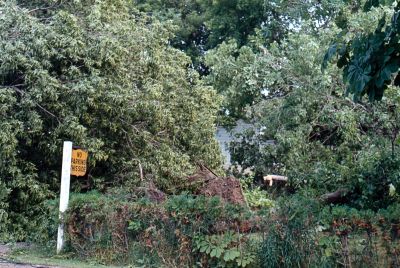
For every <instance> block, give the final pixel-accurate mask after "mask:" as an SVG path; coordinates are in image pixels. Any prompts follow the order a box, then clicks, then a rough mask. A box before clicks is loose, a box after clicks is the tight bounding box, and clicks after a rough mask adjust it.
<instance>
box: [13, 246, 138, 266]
mask: <svg viewBox="0 0 400 268" xmlns="http://www.w3.org/2000/svg"><path fill="white" fill-rule="evenodd" d="M8 259H9V260H11V261H14V262H17V263H27V264H33V265H49V266H58V267H63V268H93V267H99V268H102V267H110V268H121V267H132V266H108V265H107V266H105V265H102V264H99V263H97V262H88V261H82V260H79V259H76V258H74V257H73V256H71V255H66V254H64V255H63V254H61V255H55V254H54V255H50V254H49V252H45V251H43V250H42V249H39V248H35V247H31V248H29V249H14V250H12V252H11V253H10V254H9V255H8Z"/></svg>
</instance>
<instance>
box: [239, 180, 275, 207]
mask: <svg viewBox="0 0 400 268" xmlns="http://www.w3.org/2000/svg"><path fill="white" fill-rule="evenodd" d="M242 189H243V195H244V197H245V198H246V203H247V205H248V206H249V207H250V208H253V209H257V208H272V207H274V205H275V202H274V201H273V200H272V199H271V198H268V197H269V193H268V192H267V191H265V190H262V189H261V187H260V186H257V187H253V186H252V185H251V184H250V186H249V185H248V184H247V183H243V184H242Z"/></svg>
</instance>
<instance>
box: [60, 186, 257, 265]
mask: <svg viewBox="0 0 400 268" xmlns="http://www.w3.org/2000/svg"><path fill="white" fill-rule="evenodd" d="M67 214H68V217H67V226H68V228H67V230H68V236H67V237H68V243H69V246H68V248H67V250H70V251H72V252H74V253H75V254H77V255H78V256H80V257H82V258H91V259H95V260H97V261H99V262H101V263H132V262H135V258H136V257H137V256H138V255H137V254H138V252H140V254H141V255H142V256H141V257H140V259H142V260H143V261H145V262H146V263H147V265H155V266H157V265H158V266H159V264H160V262H162V261H163V262H168V263H169V264H170V265H194V264H195V263H202V265H203V266H209V265H211V264H212V263H216V261H217V262H219V263H220V264H221V265H222V264H228V263H234V264H235V265H236V266H238V267H245V266H246V265H248V264H249V263H250V262H253V261H255V255H254V252H255V250H253V248H254V247H253V246H247V245H250V244H251V239H250V236H249V235H248V233H247V232H249V229H251V228H256V223H257V221H255V220H254V221H251V220H250V217H251V216H254V214H253V213H251V212H250V211H249V210H248V209H246V208H245V207H240V206H235V205H230V204H224V203H222V202H221V201H220V200H219V199H218V198H206V197H201V196H198V197H193V196H187V195H179V196H171V197H170V198H169V199H168V200H167V201H166V202H165V203H163V204H155V203H151V202H149V201H147V200H145V199H139V200H135V201H128V200H126V199H125V200H122V199H120V198H119V197H116V196H115V195H101V194H99V193H97V192H90V193H86V194H74V195H73V196H72V197H71V202H70V209H69V210H68V213H67ZM238 232H239V233H238ZM221 237H224V239H225V240H224V241H225V242H226V243H224V244H219V242H220V239H219V238H221ZM202 241H203V242H202ZM204 241H206V242H209V243H210V244H209V246H210V251H207V250H206V251H204V254H203V251H202V250H200V248H198V246H199V245H200V244H202V245H203V244H204ZM212 241H213V242H212ZM214 242H215V243H214ZM199 243H200V244H199ZM211 245H213V247H214V248H219V249H221V250H223V252H221V254H220V255H219V254H218V255H219V257H220V258H217V257H216V255H214V254H216V253H217V252H216V251H213V253H212V255H211V251H212V249H211ZM177 252H178V254H177ZM222 253H224V254H222ZM237 253H239V255H238V256H237ZM224 258H225V260H224ZM138 264H139V263H138Z"/></svg>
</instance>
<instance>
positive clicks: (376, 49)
mask: <svg viewBox="0 0 400 268" xmlns="http://www.w3.org/2000/svg"><path fill="white" fill-rule="evenodd" d="M374 6H379V1H367V3H366V5H365V8H364V9H365V10H366V11H369V10H370V9H371V8H372V7H374ZM385 25H386V27H385ZM348 31H349V29H347V28H346V29H344V30H343V32H342V34H341V35H340V37H339V38H338V39H337V40H336V41H335V42H334V43H333V44H332V45H331V46H330V48H329V49H328V51H327V53H326V55H325V58H324V63H323V67H326V65H327V63H328V61H330V60H331V59H332V58H333V57H334V56H336V55H338V60H337V66H338V67H339V68H343V79H344V81H345V82H346V83H347V84H348V87H347V93H350V94H353V96H354V99H355V100H356V101H359V100H360V99H361V97H362V96H364V95H368V97H369V100H370V101H374V100H381V99H382V97H383V95H384V92H385V90H386V89H387V88H388V86H389V85H390V84H391V83H392V82H393V81H394V84H395V85H396V86H398V85H400V76H399V75H398V70H399V67H400V57H399V55H398V54H399V51H400V45H399V40H400V36H399V33H400V4H397V5H396V6H395V7H394V12H393V15H392V17H391V20H390V23H389V24H388V25H387V23H386V14H384V15H383V16H382V17H381V19H380V21H379V23H378V25H377V26H376V29H375V31H374V32H363V33H361V34H359V35H356V36H355V37H354V38H352V39H350V41H347V40H348V39H349V38H348V37H347V35H348ZM346 37H347V38H346Z"/></svg>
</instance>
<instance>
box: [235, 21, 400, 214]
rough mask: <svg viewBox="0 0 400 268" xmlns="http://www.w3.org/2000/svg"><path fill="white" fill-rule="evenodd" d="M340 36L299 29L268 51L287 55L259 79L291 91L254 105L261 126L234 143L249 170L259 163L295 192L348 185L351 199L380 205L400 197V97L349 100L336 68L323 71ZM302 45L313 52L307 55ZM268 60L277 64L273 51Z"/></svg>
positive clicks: (367, 205)
mask: <svg viewBox="0 0 400 268" xmlns="http://www.w3.org/2000/svg"><path fill="white" fill-rule="evenodd" d="M335 33H336V30H334V29H333V30H329V31H327V32H326V33H325V35H324V36H322V37H321V38H318V39H317V38H313V37H312V36H310V35H308V34H305V33H302V32H300V33H298V34H293V35H291V36H290V38H288V39H287V40H286V41H285V42H284V43H282V44H281V45H279V46H278V47H279V48H280V49H279V50H278V49H277V50H276V51H274V50H271V49H270V50H268V53H271V54H272V53H273V55H274V54H275V55H277V58H281V59H282V58H284V59H285V60H284V61H282V63H281V64H280V67H279V69H276V70H274V69H273V68H270V69H268V71H269V72H268V76H260V77H261V78H258V79H259V80H261V79H266V80H267V82H268V83H270V84H272V85H274V83H273V82H274V81H276V88H277V90H276V91H275V90H274V87H273V86H270V87H269V88H270V89H271V92H278V93H279V92H284V94H283V95H281V96H279V95H278V97H277V96H276V95H275V97H274V98H272V99H270V100H261V101H259V102H258V103H255V104H253V105H252V106H251V107H249V108H248V109H247V115H248V116H249V117H250V119H251V122H253V124H254V129H253V130H250V131H247V132H246V133H243V135H242V139H239V140H238V141H236V142H234V143H233V144H232V147H231V152H232V153H233V155H232V159H233V160H234V161H238V163H239V164H240V165H241V166H242V167H243V168H253V169H254V171H255V173H256V176H258V177H259V178H260V177H262V176H264V175H265V174H281V175H286V176H288V178H289V184H288V186H289V190H290V189H291V190H298V189H301V188H307V189H310V188H311V189H315V190H317V191H318V192H319V193H320V194H323V193H326V192H331V191H336V190H337V189H339V188H347V189H348V190H349V191H350V192H351V193H352V195H351V196H350V197H349V198H350V199H349V200H347V201H349V202H351V203H353V205H355V206H357V207H359V208H373V209H378V208H380V207H385V206H387V205H388V204H390V203H392V202H394V201H395V200H394V199H393V198H391V197H390V196H389V187H390V186H389V185H390V184H391V183H393V184H397V183H398V181H399V179H400V177H399V175H398V174H399V170H398V165H397V164H395V163H397V161H398V157H397V154H398V153H397V152H398V145H397V144H398V141H399V139H398V131H399V129H400V128H399V121H398V119H397V118H398V116H399V108H398V94H397V93H396V92H397V90H396V88H393V87H391V88H389V89H388V94H390V96H392V97H391V98H390V99H385V100H383V101H382V102H381V103H371V104H357V103H354V102H352V101H351V100H349V99H347V98H344V97H343V95H342V93H341V92H342V89H343V87H344V85H343V83H342V81H341V79H340V76H339V72H338V69H337V68H335V66H329V69H327V70H326V71H325V73H320V71H319V67H320V64H321V60H322V56H323V53H324V44H327V43H328V42H329V39H330V38H329V37H328V36H329V35H333V34H335ZM324 37H326V38H324ZM302 48H303V49H304V48H306V49H305V50H303V52H302V50H301V49H302ZM282 51H283V52H282ZM305 51H307V52H305ZM304 53H307V55H303V54H304ZM282 54H283V55H285V57H283V56H279V55H282ZM262 57H267V58H269V59H272V61H271V62H275V61H274V57H272V56H268V54H267V55H266V56H261V58H262ZM256 58H258V61H260V60H259V59H260V57H256ZM261 66H263V67H268V65H266V64H263V65H261ZM260 69H262V68H261V67H260ZM274 72H275V73H276V76H274ZM255 77H257V76H256V75H255ZM276 77H277V78H278V79H279V80H278V79H277V78H276ZM396 189H397V191H398V190H399V189H398V188H396Z"/></svg>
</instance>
